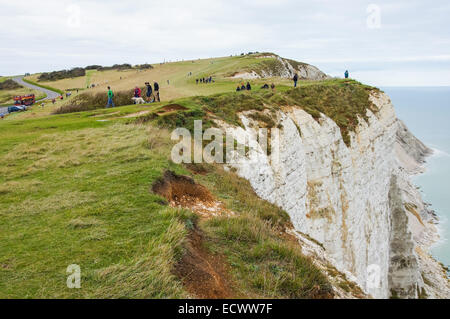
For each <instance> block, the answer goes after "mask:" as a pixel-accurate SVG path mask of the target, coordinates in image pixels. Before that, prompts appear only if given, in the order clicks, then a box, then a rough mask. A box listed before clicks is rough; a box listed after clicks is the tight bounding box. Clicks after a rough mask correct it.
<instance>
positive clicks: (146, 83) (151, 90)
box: [145, 82, 154, 102]
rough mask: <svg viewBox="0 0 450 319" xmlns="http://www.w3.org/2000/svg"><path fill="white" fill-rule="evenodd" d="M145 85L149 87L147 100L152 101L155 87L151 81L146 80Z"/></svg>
mask: <svg viewBox="0 0 450 319" xmlns="http://www.w3.org/2000/svg"><path fill="white" fill-rule="evenodd" d="M145 86H146V87H147V93H146V96H147V102H150V100H151V97H152V95H153V89H152V86H151V85H150V83H149V82H145ZM152 102H154V99H153V101H152Z"/></svg>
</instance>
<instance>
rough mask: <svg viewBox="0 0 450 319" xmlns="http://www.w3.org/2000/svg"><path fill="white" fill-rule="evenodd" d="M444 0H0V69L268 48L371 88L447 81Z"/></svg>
mask: <svg viewBox="0 0 450 319" xmlns="http://www.w3.org/2000/svg"><path fill="white" fill-rule="evenodd" d="M449 17H450V1H448V0H433V1H425V0H389V1H388V0H386V1H385V0H383V1H376V0H372V1H365V0H347V1H343V0H342V1H341V0H315V1H314V0H308V1H299V0H292V1H291V0H256V1H248V0H240V1H234V0H223V1H222V0H220V1H219V0H189V1H186V0H156V1H154V0H133V1H129V2H128V1H123V0H121V1H118V0H117V1H116V0H108V1H106V0H104V1H99V0H97V1H92V0H90V1H79V0H14V1H11V0H0V40H1V41H0V43H1V44H0V45H1V47H0V75H14V74H22V73H25V72H31V73H34V72H41V71H52V70H59V69H65V68H71V67H75V66H86V65H89V64H101V65H111V64H114V63H131V64H139V63H146V62H148V63H154V62H160V61H164V60H166V61H167V60H172V61H174V60H181V59H190V58H205V57H215V56H229V55H230V54H238V53H241V52H248V51H260V52H263V51H264V52H265V51H270V52H275V53H277V54H279V55H281V56H283V57H288V58H292V59H295V60H298V61H303V62H307V63H310V64H313V65H316V66H317V67H319V68H320V69H322V70H323V71H325V72H326V73H328V74H331V75H339V76H341V75H342V74H343V72H344V71H345V69H348V70H349V71H350V73H351V76H352V77H355V78H357V79H358V80H361V81H363V82H366V83H369V84H374V85H378V86H438V85H450V22H449V21H450V19H449Z"/></svg>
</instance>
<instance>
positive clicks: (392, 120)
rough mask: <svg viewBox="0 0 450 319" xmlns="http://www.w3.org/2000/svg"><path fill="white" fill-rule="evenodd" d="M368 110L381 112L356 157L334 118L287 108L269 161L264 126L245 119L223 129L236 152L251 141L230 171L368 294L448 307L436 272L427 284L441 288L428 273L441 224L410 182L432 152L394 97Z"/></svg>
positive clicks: (355, 146)
mask: <svg viewBox="0 0 450 319" xmlns="http://www.w3.org/2000/svg"><path fill="white" fill-rule="evenodd" d="M371 100H372V102H373V103H374V105H375V106H376V107H377V108H378V110H377V111H376V112H375V113H374V112H372V111H370V110H367V116H368V121H367V122H366V121H364V120H363V119H360V121H359V123H360V124H359V126H358V127H357V129H356V131H355V132H351V133H350V134H351V144H350V147H348V146H347V145H346V144H345V143H344V141H343V138H342V135H341V131H340V128H339V127H338V126H337V125H336V123H335V122H334V121H332V120H331V119H330V118H327V117H326V116H324V115H322V116H321V118H320V119H319V120H318V121H316V120H315V119H313V118H312V117H311V115H309V114H308V113H306V112H305V111H303V110H302V109H301V108H299V107H295V106H293V107H285V108H282V109H281V110H279V111H277V114H276V121H277V122H278V123H277V127H278V128H280V130H279V134H277V133H276V132H274V133H272V134H271V137H270V139H271V143H272V144H271V153H270V154H269V155H266V153H265V152H264V151H263V149H262V148H261V145H260V144H258V143H257V142H256V141H257V140H258V137H257V134H256V133H257V132H255V130H254V128H256V127H258V126H259V125H258V123H257V122H256V121H255V120H253V119H251V117H249V116H248V112H251V111H247V112H244V113H242V114H241V116H240V118H241V122H242V123H243V127H230V126H228V125H226V124H225V123H220V124H221V125H222V126H226V127H227V128H228V130H229V131H231V132H232V134H233V135H234V137H235V138H236V139H237V140H238V142H239V143H245V142H246V141H245V139H247V141H250V149H251V151H250V152H249V154H247V156H240V155H239V154H237V153H236V154H234V156H235V158H236V162H235V163H233V164H229V165H230V166H232V167H234V168H235V169H236V170H237V173H238V174H239V175H240V176H242V177H244V178H246V179H248V180H249V181H250V183H251V185H252V186H253V188H254V190H255V191H256V193H257V194H258V195H259V196H260V197H261V198H263V199H266V200H268V201H270V202H272V203H275V204H277V205H278V206H280V207H282V208H283V209H284V210H286V212H288V214H289V215H290V217H291V221H292V224H293V226H294V229H295V231H296V232H297V234H299V236H301V235H300V234H306V235H307V236H309V237H310V238H312V239H313V240H314V241H315V242H318V243H320V244H321V246H323V247H324V249H325V251H326V255H327V260H328V261H329V262H330V263H331V264H333V265H334V266H335V267H336V268H337V269H338V270H340V271H342V272H344V273H345V274H347V277H348V278H349V279H350V280H353V281H355V282H356V283H357V284H358V285H359V286H360V287H361V288H362V289H363V291H365V292H366V293H368V294H370V295H372V296H373V297H375V298H389V297H401V298H417V297H423V296H424V294H425V293H424V291H426V294H427V296H428V297H436V298H437V297H448V294H449V292H450V286H449V285H448V280H447V279H446V278H444V276H443V273H442V271H441V270H440V269H439V267H438V265H437V263H436V264H434V266H435V271H432V272H431V273H430V274H428V278H427V280H426V281H427V282H436V287H438V288H436V287H435V285H434V284H430V285H427V284H425V283H424V280H423V269H422V268H421V267H424V265H425V264H426V263H433V262H434V260H432V259H431V257H429V255H428V254H427V253H426V251H427V248H428V246H427V245H429V244H430V243H431V242H432V241H433V240H435V239H436V238H435V229H434V226H433V225H432V224H433V223H435V218H434V217H433V216H432V214H430V212H429V211H428V210H427V208H426V205H424V204H423V201H422V199H421V197H420V193H419V192H418V191H417V189H416V188H414V187H413V185H412V184H411V182H410V180H409V176H410V174H411V173H413V172H418V171H420V167H421V166H420V163H421V162H422V161H423V157H424V156H426V155H427V154H428V153H429V149H428V148H427V147H426V146H424V145H423V144H421V143H420V141H418V140H417V139H415V138H414V137H413V136H412V134H411V133H410V132H409V131H408V130H407V129H406V127H405V126H404V124H403V123H401V122H400V121H399V120H398V119H397V117H396V115H395V112H394V108H393V106H392V104H391V101H390V100H389V98H388V96H387V95H385V94H383V93H378V92H377V93H375V92H374V93H373V94H372V95H371ZM247 143H248V142H247ZM412 148H414V149H412ZM301 242H302V243H303V244H304V241H302V240H301ZM422 259H423V260H424V261H421V260H422Z"/></svg>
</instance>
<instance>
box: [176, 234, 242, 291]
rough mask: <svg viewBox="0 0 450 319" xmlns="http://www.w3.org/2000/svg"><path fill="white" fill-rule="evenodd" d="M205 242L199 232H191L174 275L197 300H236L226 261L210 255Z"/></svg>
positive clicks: (220, 257)
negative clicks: (204, 244)
mask: <svg viewBox="0 0 450 319" xmlns="http://www.w3.org/2000/svg"><path fill="white" fill-rule="evenodd" d="M203 240H204V239H203V235H202V234H201V233H200V231H199V230H197V229H195V230H194V231H192V232H191V234H190V235H189V240H188V243H187V246H186V253H185V254H184V256H183V258H181V260H180V261H179V262H178V263H177V264H176V265H175V269H174V274H175V275H176V276H177V277H178V278H180V279H181V280H182V282H183V284H184V286H185V288H186V290H187V291H188V292H189V293H191V294H192V295H194V296H195V297H197V298H204V299H227V298H234V297H235V296H234V293H233V289H232V284H231V281H230V279H229V275H228V271H227V269H226V265H227V263H226V261H225V260H224V258H223V257H222V256H219V255H213V254H211V253H209V252H208V251H207V250H206V248H205V247H204V246H203Z"/></svg>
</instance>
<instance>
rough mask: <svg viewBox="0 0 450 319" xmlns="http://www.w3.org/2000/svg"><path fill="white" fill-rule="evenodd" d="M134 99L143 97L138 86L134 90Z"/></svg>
mask: <svg viewBox="0 0 450 319" xmlns="http://www.w3.org/2000/svg"><path fill="white" fill-rule="evenodd" d="M134 97H141V89H140V88H139V87H137V86H136V88H135V89H134Z"/></svg>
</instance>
